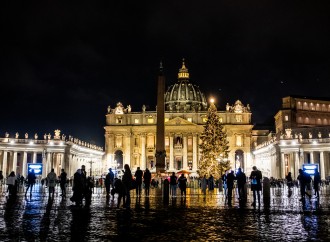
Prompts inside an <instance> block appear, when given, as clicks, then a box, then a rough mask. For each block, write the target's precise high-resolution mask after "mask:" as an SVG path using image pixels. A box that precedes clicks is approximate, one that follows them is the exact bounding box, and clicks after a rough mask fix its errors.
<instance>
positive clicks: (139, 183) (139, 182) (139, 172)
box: [134, 167, 143, 197]
mask: <svg viewBox="0 0 330 242" xmlns="http://www.w3.org/2000/svg"><path fill="white" fill-rule="evenodd" d="M134 176H135V181H136V188H135V191H136V196H137V197H140V196H141V187H142V177H143V171H142V170H140V167H138V168H137V170H136V172H135V174H134Z"/></svg>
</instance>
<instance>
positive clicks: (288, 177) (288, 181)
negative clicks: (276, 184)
mask: <svg viewBox="0 0 330 242" xmlns="http://www.w3.org/2000/svg"><path fill="white" fill-rule="evenodd" d="M285 179H286V184H287V186H288V189H289V190H290V188H291V187H292V186H293V182H292V176H291V172H289V173H288V175H287V176H286V177H285Z"/></svg>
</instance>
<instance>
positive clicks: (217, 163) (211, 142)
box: [198, 100, 230, 179]
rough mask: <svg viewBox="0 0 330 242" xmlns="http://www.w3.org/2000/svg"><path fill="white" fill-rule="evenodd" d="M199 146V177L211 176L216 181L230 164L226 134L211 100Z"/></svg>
mask: <svg viewBox="0 0 330 242" xmlns="http://www.w3.org/2000/svg"><path fill="white" fill-rule="evenodd" d="M200 139H201V141H202V142H201V144H200V145H199V148H200V149H201V150H202V157H201V160H200V162H199V166H198V174H199V176H200V177H203V176H204V175H206V177H209V175H211V174H212V175H213V176H214V178H216V179H218V178H219V177H220V176H221V174H223V173H224V172H225V171H226V170H228V169H230V162H229V160H228V159H227V158H228V153H229V150H228V148H229V146H228V141H227V134H226V132H225V131H224V128H223V126H222V124H221V122H220V119H219V116H218V115H217V108H216V106H215V105H214V103H213V101H212V100H211V105H210V107H209V109H208V113H207V121H206V124H205V126H204V131H203V133H202V134H201V136H200Z"/></svg>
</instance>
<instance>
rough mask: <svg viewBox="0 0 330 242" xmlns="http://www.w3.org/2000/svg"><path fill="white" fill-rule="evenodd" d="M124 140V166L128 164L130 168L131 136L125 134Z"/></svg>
mask: <svg viewBox="0 0 330 242" xmlns="http://www.w3.org/2000/svg"><path fill="white" fill-rule="evenodd" d="M124 139H126V142H124V144H125V146H126V147H125V153H124V155H123V159H124V164H123V165H125V164H128V165H129V167H131V166H132V164H131V135H130V134H127V135H126V136H124Z"/></svg>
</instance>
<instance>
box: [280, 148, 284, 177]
mask: <svg viewBox="0 0 330 242" xmlns="http://www.w3.org/2000/svg"><path fill="white" fill-rule="evenodd" d="M280 169H281V171H280V174H281V178H282V179H284V178H285V154H284V153H281V167H280Z"/></svg>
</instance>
